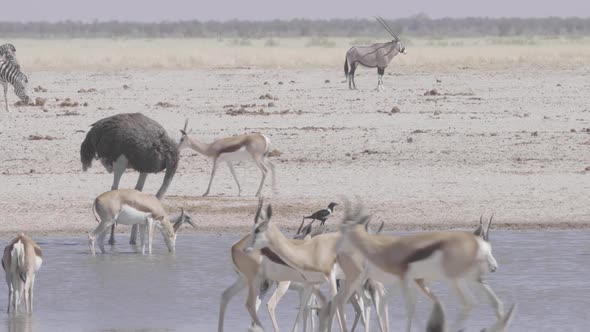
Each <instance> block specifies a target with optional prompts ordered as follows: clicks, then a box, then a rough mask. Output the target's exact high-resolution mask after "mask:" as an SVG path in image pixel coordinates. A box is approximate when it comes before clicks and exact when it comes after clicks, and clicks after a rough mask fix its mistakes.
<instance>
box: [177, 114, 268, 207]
mask: <svg viewBox="0 0 590 332" xmlns="http://www.w3.org/2000/svg"><path fill="white" fill-rule="evenodd" d="M187 125H188V119H187V120H186V121H185V123H184V129H182V130H181V131H180V132H181V133H182V137H181V138H180V144H179V145H178V149H179V150H183V149H187V148H191V149H193V150H195V151H197V152H198V153H199V154H202V155H204V156H206V157H209V158H211V159H213V169H212V171H211V178H210V179H209V185H208V186H207V191H206V192H205V193H204V194H203V196H207V195H209V191H210V190H211V184H212V183H213V178H214V177H215V172H216V171H217V167H218V166H219V163H222V162H225V163H226V164H227V167H228V168H229V171H230V172H231V175H232V176H233V178H234V180H235V181H236V184H237V185H238V196H240V195H241V194H242V189H241V187H240V183H239V182H238V178H237V177H236V172H235V170H234V166H233V163H234V162H238V161H242V160H252V161H253V162H254V164H256V166H257V167H258V168H259V169H260V171H261V172H262V179H261V180H260V186H259V187H258V191H257V192H256V196H260V193H261V192H262V186H263V185H264V181H265V180H266V174H267V173H268V172H269V170H270V172H271V173H272V187H273V191H275V192H276V177H275V166H274V164H273V163H272V162H271V161H270V160H269V159H268V153H269V151H270V139H269V138H268V137H267V136H266V135H263V134H260V133H253V134H244V135H237V136H231V137H224V138H220V139H217V140H215V141H214V142H213V143H210V144H207V143H204V142H201V141H199V140H198V139H196V138H195V137H194V136H191V135H188V134H187V133H186V127H187Z"/></svg>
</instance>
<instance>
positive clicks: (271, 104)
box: [267, 101, 275, 107]
mask: <svg viewBox="0 0 590 332" xmlns="http://www.w3.org/2000/svg"><path fill="white" fill-rule="evenodd" d="M267 106H268V107H275V103H273V102H272V101H269V102H268V104H267Z"/></svg>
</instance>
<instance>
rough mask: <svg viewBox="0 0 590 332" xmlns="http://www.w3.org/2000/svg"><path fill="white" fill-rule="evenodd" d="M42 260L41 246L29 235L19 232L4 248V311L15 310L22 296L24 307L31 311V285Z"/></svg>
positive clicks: (33, 283) (33, 284) (32, 285)
mask: <svg viewBox="0 0 590 332" xmlns="http://www.w3.org/2000/svg"><path fill="white" fill-rule="evenodd" d="M42 262H43V259H42V255H41V247H39V245H37V243H35V241H33V239H31V238H30V237H28V236H26V235H25V234H23V233H19V234H18V235H17V237H16V238H14V239H13V240H12V241H10V243H9V244H8V245H7V246H6V247H5V248H4V255H3V256H2V268H4V272H6V284H8V309H7V310H6V312H10V311H11V308H12V312H17V311H18V308H19V306H20V303H21V299H22V296H23V295H24V297H25V307H26V311H27V312H28V313H32V312H33V287H34V286H35V273H36V272H37V271H38V270H39V268H41V263H42Z"/></svg>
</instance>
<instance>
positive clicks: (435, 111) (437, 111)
mask: <svg viewBox="0 0 590 332" xmlns="http://www.w3.org/2000/svg"><path fill="white" fill-rule="evenodd" d="M441 113H442V112H441V111H439V110H434V113H432V114H434V115H440V114H441Z"/></svg>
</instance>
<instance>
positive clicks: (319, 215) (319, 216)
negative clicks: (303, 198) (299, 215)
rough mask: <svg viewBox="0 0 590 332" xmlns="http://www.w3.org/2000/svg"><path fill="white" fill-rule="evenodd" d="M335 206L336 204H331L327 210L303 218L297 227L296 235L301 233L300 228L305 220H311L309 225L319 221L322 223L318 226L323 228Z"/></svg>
mask: <svg viewBox="0 0 590 332" xmlns="http://www.w3.org/2000/svg"><path fill="white" fill-rule="evenodd" d="M336 205H338V204H336V203H334V202H332V203H330V204H329V205H328V207H327V208H325V209H323V210H319V211H316V212H314V213H313V214H312V215H310V216H307V217H303V220H301V225H299V229H298V230H297V234H299V233H300V232H301V228H302V227H303V223H304V222H305V219H312V221H311V222H310V223H309V225H311V224H312V223H313V222H314V221H316V220H319V221H321V222H322V223H321V224H320V226H323V225H324V223H325V222H326V220H328V218H329V217H330V215H332V213H333V212H334V207H335V206H336Z"/></svg>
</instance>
